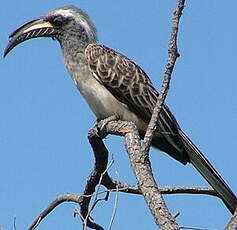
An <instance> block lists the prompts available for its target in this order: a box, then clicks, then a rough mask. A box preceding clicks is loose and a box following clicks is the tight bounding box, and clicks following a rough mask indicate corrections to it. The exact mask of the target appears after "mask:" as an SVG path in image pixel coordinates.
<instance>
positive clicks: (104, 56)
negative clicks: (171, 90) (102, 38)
mask: <svg viewBox="0 0 237 230" xmlns="http://www.w3.org/2000/svg"><path fill="white" fill-rule="evenodd" d="M85 56H86V58H87V61H88V66H89V69H90V71H91V72H92V73H93V76H96V78H97V80H99V81H100V82H101V84H103V85H104V86H105V87H106V88H107V89H108V90H109V91H110V93H111V94H112V95H113V96H114V97H116V98H117V100H119V101H120V102H122V103H124V104H126V105H128V107H129V108H130V109H131V110H132V111H133V112H134V113H135V114H137V115H138V116H139V117H141V119H142V120H143V121H145V122H146V123H148V122H149V121H150V119H151V115H152V112H153V109H154V107H155V105H156V101H157V98H158V96H159V94H158V92H157V91H156V89H155V88H154V87H153V85H152V83H151V80H150V79H149V77H148V76H147V75H146V73H145V72H144V71H143V70H142V69H141V68H140V67H139V66H138V65H137V64H136V63H135V62H133V61H132V60H130V59H129V58H127V57H125V56H124V55H122V54H120V53H118V52H116V51H114V50H112V49H110V48H108V47H106V46H104V45H99V44H90V45H88V46H87V48H86V50H85ZM178 130H179V125H178V123H177V121H176V119H175V118H174V116H173V115H172V113H171V112H170V110H169V109H168V107H167V106H166V105H164V107H163V109H162V111H161V115H160V119H159V121H158V123H157V132H156V134H157V136H159V141H156V143H154V145H155V146H156V147H157V148H159V149H161V150H162V151H165V152H167V153H169V154H170V155H171V156H173V157H174V158H176V159H177V158H178V160H179V161H182V162H183V163H186V162H187V161H188V159H187V157H184V156H183V154H182V155H181V159H184V160H181V159H180V157H179V156H180V152H183V150H182V146H181V145H180V141H179V138H178ZM143 134H144V133H142V135H143ZM161 139H162V140H161ZM164 145H165V148H163V146H164ZM167 150H168V151H167Z"/></svg>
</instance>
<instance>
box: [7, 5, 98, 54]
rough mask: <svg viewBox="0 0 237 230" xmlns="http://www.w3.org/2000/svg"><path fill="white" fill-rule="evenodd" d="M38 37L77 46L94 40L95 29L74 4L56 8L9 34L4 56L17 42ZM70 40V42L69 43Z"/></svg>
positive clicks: (85, 15)
mask: <svg viewBox="0 0 237 230" xmlns="http://www.w3.org/2000/svg"><path fill="white" fill-rule="evenodd" d="M39 37H51V38H53V39H57V40H58V41H59V42H60V44H61V45H62V46H63V45H64V44H71V45H72V43H76V44H77V45H78V46H80V45H81V46H83V45H87V44H89V43H93V42H96V39H97V38H96V30H95V27H94V25H93V23H92V22H91V21H90V19H89V17H88V15H87V14H86V13H85V12H83V11H82V10H81V9H79V8H77V7H75V6H67V7H62V8H58V9H56V10H53V11H51V12H49V13H48V14H46V15H45V16H43V17H40V18H37V19H34V20H31V21H29V22H27V23H25V24H23V25H22V26H20V27H19V28H18V29H16V30H15V31H14V32H13V33H12V34H10V36H9V43H8V45H7V47H6V49H5V51H4V55H3V56H4V57H5V56H6V55H7V54H8V53H9V52H10V51H11V50H12V49H13V48H14V47H15V46H17V45H18V44H20V43H22V42H24V41H26V40H29V39H32V38H39ZM70 42H71V43H70Z"/></svg>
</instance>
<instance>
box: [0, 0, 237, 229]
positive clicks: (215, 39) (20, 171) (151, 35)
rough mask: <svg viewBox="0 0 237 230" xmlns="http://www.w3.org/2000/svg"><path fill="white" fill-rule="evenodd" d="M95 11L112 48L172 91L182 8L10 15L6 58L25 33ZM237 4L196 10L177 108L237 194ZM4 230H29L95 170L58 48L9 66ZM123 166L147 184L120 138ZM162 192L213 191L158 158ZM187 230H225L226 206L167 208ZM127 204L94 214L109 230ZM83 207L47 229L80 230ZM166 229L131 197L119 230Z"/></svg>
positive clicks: (116, 141) (86, 115)
mask: <svg viewBox="0 0 237 230" xmlns="http://www.w3.org/2000/svg"><path fill="white" fill-rule="evenodd" d="M71 4H73V5H76V6H78V7H81V8H82V9H84V10H85V11H86V12H87V13H88V14H89V15H90V16H91V19H92V20H93V21H94V23H95V25H96V27H97V29H98V36H99V40H100V43H103V44H105V45H107V46H109V47H111V48H114V49H116V50H118V51H119V52H122V53H124V54H125V55H127V56H128V57H130V58H132V59H134V60H135V61H136V62H137V63H138V64H139V65H140V66H141V67H142V68H143V69H144V70H145V71H146V72H147V74H148V75H149V76H150V78H151V79H152V81H153V83H154V85H155V87H156V88H157V89H160V85H161V80H162V76H163V72H164V66H165V62H166V58H167V42H168V39H169V35H170V23H171V13H172V11H173V8H174V6H175V4H176V1H173V0H167V1H156V0H150V1H126V0H120V1H109V0H102V1H92V0H91V1H90V0H89V1H88V0H87V1H85V0H81V1H73V0H72V1H66V0H61V1H44V0H42V1H29V0H22V1H17V0H11V1H4V2H3V3H2V4H1V9H0V18H1V22H2V23H1V30H0V50H1V52H2V53H3V51H4V48H5V46H6V45H7V42H8V35H9V33H11V32H12V31H13V30H14V29H15V28H17V27H18V26H19V25H20V24H22V23H23V22H25V21H27V20H30V19H32V18H35V17H38V16H41V15H43V14H45V13H47V12H48V11H50V10H52V9H54V8H57V7H60V6H65V5H71ZM236 7H237V2H236V1H235V0H230V1H228V4H223V2H221V1H206V0H199V1H187V2H186V8H185V10H184V13H183V16H182V19H181V25H180V33H179V40H178V41H179V42H178V46H179V52H180V55H181V57H180V58H179V59H178V61H177V63H176V66H175V70H174V73H173V79H172V82H171V87H170V91H169V95H168V99H167V104H168V105H169V107H170V108H171V110H172V112H173V113H174V114H175V116H176V118H177V120H178V121H179V123H180V125H181V127H182V128H183V130H184V131H185V132H186V133H187V134H188V135H189V136H190V137H191V139H192V140H193V141H194V142H195V143H196V144H197V146H198V147H199V148H200V149H201V150H202V151H203V152H204V153H205V155H206V156H207V158H208V159H209V160H210V161H211V162H212V163H213V165H214V166H215V167H216V169H217V170H218V171H219V172H220V174H221V175H222V176H223V177H224V178H225V180H226V181H227V183H228V184H229V185H230V187H231V188H232V189H233V191H234V192H235V193H237V183H236V160H237V155H236V148H235V143H236V132H235V129H236V128H237V127H236V126H237V125H236V124H237V116H236V115H237V102H236V97H237V78H236V73H235V72H236V70H235V66H236V36H237V32H236V29H235V26H236V23H235V21H236V20H235V19H236ZM0 76H1V77H0V105H1V115H0V152H1V165H0V181H1V189H0V209H1V214H0V228H3V229H4V230H8V229H12V228H13V219H14V217H16V227H17V229H26V227H27V226H29V224H30V223H31V222H32V221H33V219H34V218H35V217H36V215H38V213H39V212H40V211H41V210H42V209H43V208H45V207H46V206H47V205H48V204H49V203H50V202H51V201H52V200H53V199H55V198H56V197H57V196H58V195H60V194H63V193H67V192H73V193H81V192H82V191H83V188H84V185H85V182H86V178H87V176H88V175H89V173H90V171H91V169H92V167H93V162H94V161H93V155H92V151H91V149H90V145H89V144H88V141H87V132H88V130H89V129H90V128H91V127H92V125H93V123H94V121H95V117H94V115H93V114H92V112H91V111H90V110H89V108H88V107H87V105H86V103H85V101H84V100H83V99H82V97H81V96H80V94H79V93H78V91H77V89H76V87H75V86H74V84H73V82H72V80H71V79H70V77H69V74H68V73H67V71H66V69H65V67H64V63H63V59H62V55H61V51H60V48H59V45H58V44H57V42H55V41H52V40H51V39H35V40H30V41H27V42H25V43H23V44H21V45H19V46H18V47H16V48H15V49H14V50H13V51H12V52H11V53H10V54H9V56H7V58H5V59H1V60H0ZM105 143H106V145H107V146H108V148H109V150H110V159H112V158H113V159H114V160H115V163H114V164H113V166H112V168H111V169H110V174H111V175H112V176H113V177H114V178H118V179H119V180H121V181H123V182H128V183H133V184H135V183H136V181H135V179H134V176H133V174H132V170H131V168H130V165H129V161H128V157H127V154H126V152H125V151H124V142H123V139H122V138H119V137H108V138H107V139H106V140H105ZM151 160H152V167H153V170H154V174H155V175H156V178H157V181H158V183H159V184H160V185H206V183H205V181H204V180H203V179H202V178H201V176H200V175H199V174H198V173H197V172H196V171H195V169H194V168H193V167H192V166H191V165H189V166H183V165H181V164H179V163H178V162H176V161H174V160H172V159H170V158H169V157H168V156H167V155H166V154H163V153H160V152H158V151H156V150H152V151H151ZM165 199H166V201H167V204H168V206H169V208H170V211H171V213H176V212H177V211H179V212H180V213H181V214H180V216H179V217H178V219H177V221H178V223H179V224H180V225H182V226H189V227H200V228H208V229H223V227H224V226H225V224H226V223H227V221H228V220H229V218H230V214H229V212H228V210H227V209H226V208H225V207H224V205H223V204H222V202H221V201H220V200H217V199H216V198H212V197H207V196H195V195H172V196H171V195H169V196H165ZM114 202H115V196H114V195H113V194H111V196H110V199H109V201H108V202H103V203H100V204H99V205H98V206H97V208H96V210H95V211H94V213H93V217H94V218H95V220H96V221H97V222H98V223H100V224H101V225H102V226H104V227H105V228H107V226H108V223H109V220H110V217H111V213H112V210H113V207H114ZM76 207H77V206H76V205H74V204H63V205H62V206H60V207H59V208H57V209H56V210H55V211H54V212H53V213H52V214H51V215H50V216H48V218H47V219H45V220H44V221H43V222H42V224H41V225H40V226H39V227H38V229H58V230H62V229H80V228H81V226H82V224H81V221H80V220H79V219H77V218H73V211H74V209H75V208H76ZM121 228H122V229H124V230H127V229H131V228H132V229H156V225H155V224H154V223H153V219H152V217H151V215H150V213H149V210H148V208H147V207H146V206H145V202H144V200H143V198H142V197H140V196H133V195H126V194H119V195H118V209H117V213H116V217H115V222H114V225H113V229H121Z"/></svg>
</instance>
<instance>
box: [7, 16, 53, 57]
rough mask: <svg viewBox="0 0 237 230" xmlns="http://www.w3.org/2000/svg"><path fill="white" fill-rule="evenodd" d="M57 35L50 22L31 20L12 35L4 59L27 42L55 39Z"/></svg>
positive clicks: (40, 19) (41, 19)
mask: <svg viewBox="0 0 237 230" xmlns="http://www.w3.org/2000/svg"><path fill="white" fill-rule="evenodd" d="M56 34H57V29H56V28H55V27H54V26H53V25H52V24H51V23H50V22H48V21H44V20H43V18H38V19H34V20H31V21H29V22H27V23H25V24H23V25H22V26H20V27H19V28H18V29H16V30H15V31H14V32H13V33H11V34H10V36H9V42H8V45H7V47H6V49H5V51H4V54H3V57H5V56H6V55H7V54H8V53H9V52H10V51H11V50H12V49H13V48H14V47H15V46H17V45H18V44H20V43H22V42H24V41H26V40H29V39H31V38H38V37H54V36H55V35H56Z"/></svg>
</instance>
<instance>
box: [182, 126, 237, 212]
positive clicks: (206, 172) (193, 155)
mask: <svg viewBox="0 0 237 230" xmlns="http://www.w3.org/2000/svg"><path fill="white" fill-rule="evenodd" d="M179 134H180V136H181V137H182V139H181V141H182V142H183V144H184V146H185V148H186V151H187V154H188V156H189V158H190V162H191V163H192V164H193V166H194V167H195V168H196V169H197V170H198V171H199V172H200V173H201V175H202V176H203V177H204V178H205V179H206V180H207V182H208V183H209V184H210V185H211V186H212V188H213V189H214V190H215V191H216V192H217V194H218V195H219V197H220V198H221V199H222V200H223V202H224V203H225V205H226V206H227V208H228V209H229V210H230V212H231V213H232V214H234V212H235V210H236V207H237V198H236V196H235V194H234V193H233V192H232V191H231V189H230V188H229V186H228V185H227V184H226V183H225V181H224V180H223V179H222V177H221V176H220V175H219V173H218V172H217V171H216V170H215V169H214V168H213V166H212V165H211V163H210V162H209V161H208V160H207V159H206V157H205V156H204V155H203V154H202V153H201V152H200V150H199V149H198V148H197V147H196V146H195V145H194V144H193V142H192V141H191V140H190V139H189V138H188V137H187V136H186V135H185V133H184V132H183V131H182V130H179Z"/></svg>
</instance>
